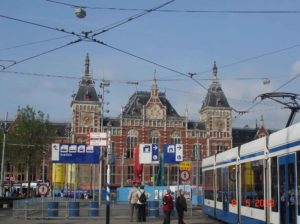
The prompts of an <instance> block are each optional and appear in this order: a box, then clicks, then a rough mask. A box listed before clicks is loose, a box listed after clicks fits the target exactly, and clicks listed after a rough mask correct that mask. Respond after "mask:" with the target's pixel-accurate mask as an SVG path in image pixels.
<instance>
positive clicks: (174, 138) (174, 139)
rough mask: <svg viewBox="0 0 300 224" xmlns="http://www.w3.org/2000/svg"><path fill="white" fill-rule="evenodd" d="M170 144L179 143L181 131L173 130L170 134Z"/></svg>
mask: <svg viewBox="0 0 300 224" xmlns="http://www.w3.org/2000/svg"><path fill="white" fill-rule="evenodd" d="M171 144H181V133H180V131H174V132H173V133H172V134H171Z"/></svg>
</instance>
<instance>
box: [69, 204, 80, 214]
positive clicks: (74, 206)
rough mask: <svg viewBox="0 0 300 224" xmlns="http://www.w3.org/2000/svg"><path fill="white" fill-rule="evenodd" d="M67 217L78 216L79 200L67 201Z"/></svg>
mask: <svg viewBox="0 0 300 224" xmlns="http://www.w3.org/2000/svg"><path fill="white" fill-rule="evenodd" d="M68 207H69V217H77V216H79V202H75V201H69V206H68Z"/></svg>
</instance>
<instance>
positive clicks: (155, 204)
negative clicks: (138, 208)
mask: <svg viewBox="0 0 300 224" xmlns="http://www.w3.org/2000/svg"><path fill="white" fill-rule="evenodd" d="M147 216H148V217H154V218H155V217H158V216H159V201H148V202H147Z"/></svg>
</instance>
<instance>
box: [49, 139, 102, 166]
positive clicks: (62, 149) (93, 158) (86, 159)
mask: <svg viewBox="0 0 300 224" xmlns="http://www.w3.org/2000/svg"><path fill="white" fill-rule="evenodd" d="M99 161H100V147H99V146H90V145H85V144H57V143H54V144H52V162H53V163H78V164H98V163H99Z"/></svg>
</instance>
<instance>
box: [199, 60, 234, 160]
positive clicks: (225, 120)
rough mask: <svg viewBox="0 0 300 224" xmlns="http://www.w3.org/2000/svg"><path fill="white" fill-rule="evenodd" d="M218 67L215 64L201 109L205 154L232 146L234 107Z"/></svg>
mask: <svg viewBox="0 0 300 224" xmlns="http://www.w3.org/2000/svg"><path fill="white" fill-rule="evenodd" d="M217 73H218V68H217V65H216V62H214V65H213V74H212V83H211V84H210V86H209V89H208V92H207V95H206V97H205V99H204V102H203V104H202V107H201V110H200V117H201V120H202V121H204V123H205V129H206V134H207V142H206V148H207V150H206V152H203V154H204V156H205V157H206V156H210V155H214V154H216V153H219V152H222V151H224V150H227V149H230V148H231V147H232V109H231V107H230V106H229V104H228V101H227V99H226V96H225V94H224V92H223V90H222V87H221V84H220V82H219V80H218V78H217Z"/></svg>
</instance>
